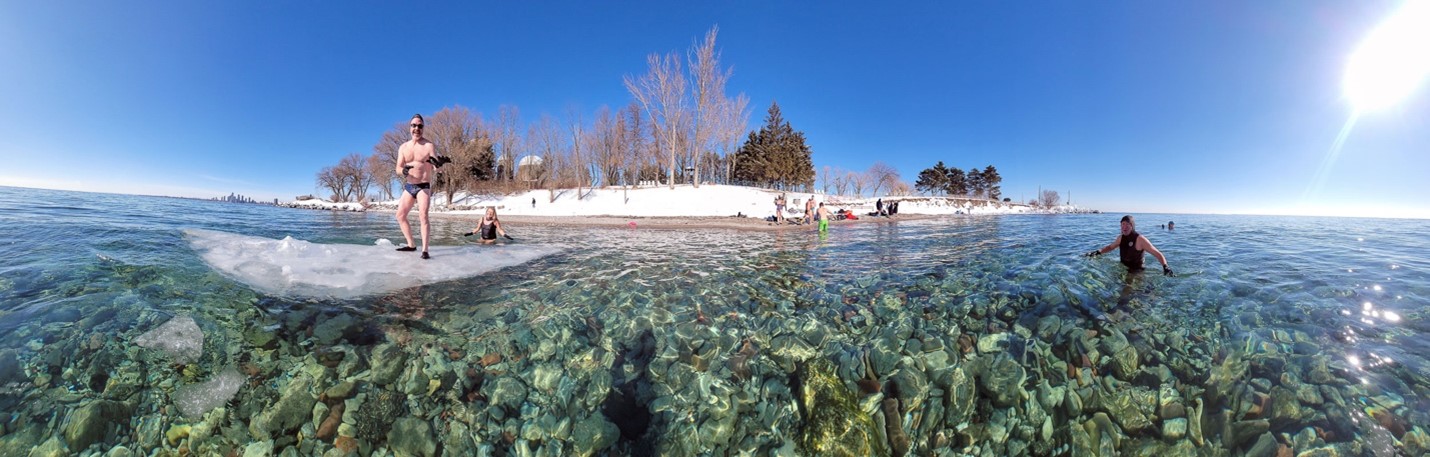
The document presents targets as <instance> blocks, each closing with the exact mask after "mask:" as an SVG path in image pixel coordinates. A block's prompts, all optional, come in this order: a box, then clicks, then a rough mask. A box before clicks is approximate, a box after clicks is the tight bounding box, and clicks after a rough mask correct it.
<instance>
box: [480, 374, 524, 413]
mask: <svg viewBox="0 0 1430 457" xmlns="http://www.w3.org/2000/svg"><path fill="white" fill-rule="evenodd" d="M482 390H484V391H485V392H484V393H485V394H486V396H487V401H489V402H490V404H491V405H492V406H502V407H505V408H507V409H509V410H512V411H515V410H516V409H517V408H519V407H521V403H522V402H524V401H526V393H527V392H526V384H523V383H522V382H521V381H520V380H518V379H516V378H513V377H510V376H503V377H500V378H497V379H496V381H495V382H488V383H486V385H485V386H483V387H482Z"/></svg>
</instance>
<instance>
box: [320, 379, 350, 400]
mask: <svg viewBox="0 0 1430 457" xmlns="http://www.w3.org/2000/svg"><path fill="white" fill-rule="evenodd" d="M355 392H357V384H355V383H353V382H352V381H342V382H339V383H337V384H333V385H332V386H331V387H328V388H327V389H326V390H324V391H323V396H324V397H327V399H328V400H347V399H349V398H352V397H353V393H355Z"/></svg>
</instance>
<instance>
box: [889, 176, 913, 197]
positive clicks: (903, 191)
mask: <svg viewBox="0 0 1430 457" xmlns="http://www.w3.org/2000/svg"><path fill="white" fill-rule="evenodd" d="M912 189H913V188H912V187H910V186H909V183H906V182H904V181H902V180H895V181H894V183H893V184H890V185H889V195H893V196H895V197H907V196H909V195H913V192H911V191H912Z"/></svg>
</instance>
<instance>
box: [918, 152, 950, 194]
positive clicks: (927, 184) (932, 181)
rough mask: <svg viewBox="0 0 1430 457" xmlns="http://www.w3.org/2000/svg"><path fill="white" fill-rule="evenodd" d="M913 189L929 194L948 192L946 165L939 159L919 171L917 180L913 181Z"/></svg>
mask: <svg viewBox="0 0 1430 457" xmlns="http://www.w3.org/2000/svg"><path fill="white" fill-rule="evenodd" d="M914 189H917V190H918V191H919V192H924V193H927V194H930V195H934V194H945V195H947V194H948V167H946V166H944V165H943V161H942V160H940V161H939V162H938V163H937V164H934V166H933V167H932V168H925V169H924V171H920V172H919V179H918V181H915V182H914Z"/></svg>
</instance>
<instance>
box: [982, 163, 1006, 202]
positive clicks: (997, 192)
mask: <svg viewBox="0 0 1430 457" xmlns="http://www.w3.org/2000/svg"><path fill="white" fill-rule="evenodd" d="M1001 184H1003V177H1002V176H998V169H997V168H993V166H992V165H989V166H987V167H985V168H984V169H983V190H984V191H985V192H987V193H988V199H989V200H997V199H999V198H1002V197H1003V187H1002V186H1001Z"/></svg>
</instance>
